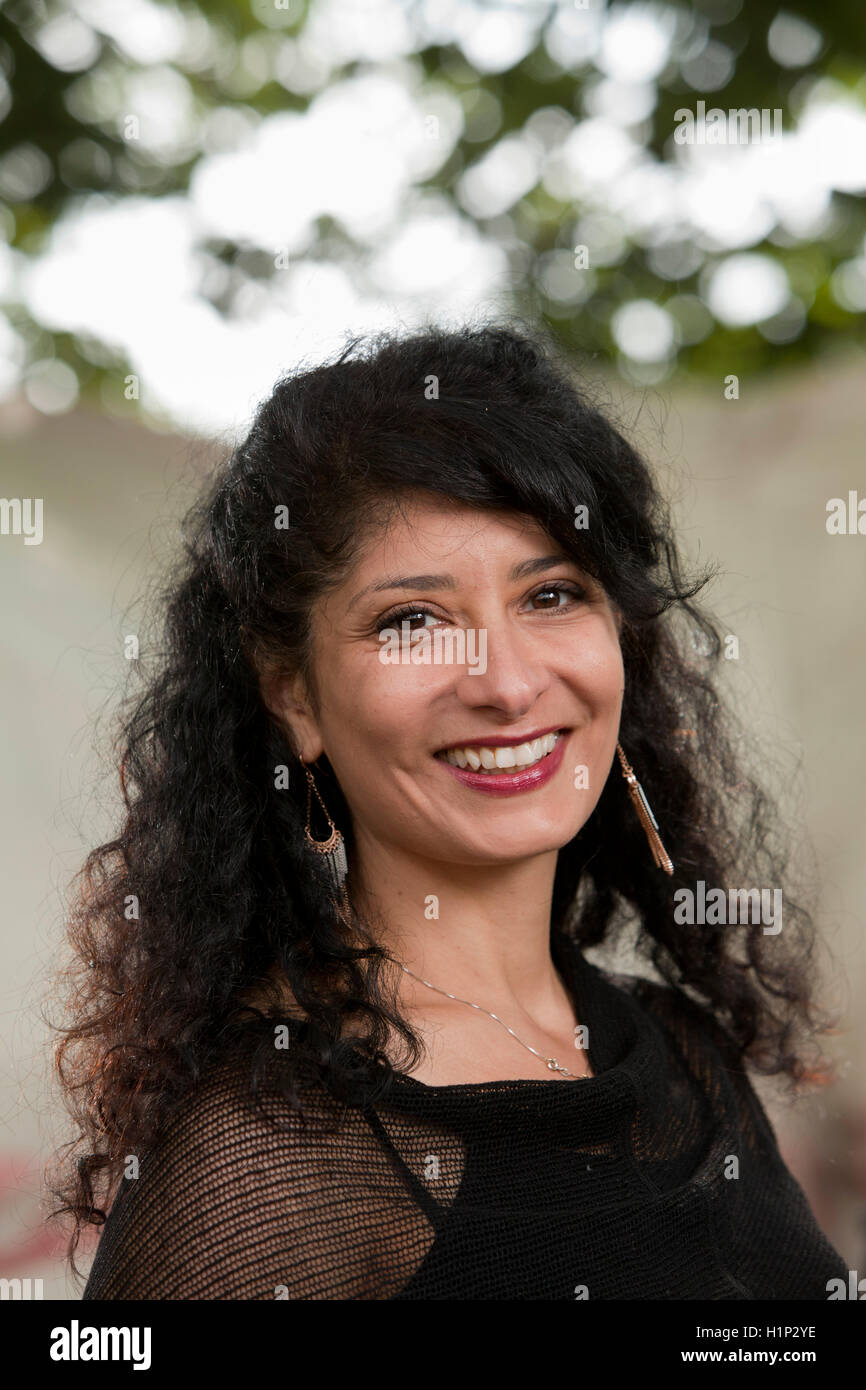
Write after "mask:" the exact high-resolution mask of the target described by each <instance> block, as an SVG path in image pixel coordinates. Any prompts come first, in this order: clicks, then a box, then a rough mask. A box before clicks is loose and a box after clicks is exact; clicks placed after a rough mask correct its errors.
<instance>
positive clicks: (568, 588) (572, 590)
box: [530, 584, 586, 611]
mask: <svg viewBox="0 0 866 1390" xmlns="http://www.w3.org/2000/svg"><path fill="white" fill-rule="evenodd" d="M585 597H586V594H585V592H584V590H583V589H581V588H580V586H579V585H577V584H545V586H544V588H543V589H536V591H535V593H534V594H533V595H532V597H531V600H530V602H531V603H537V604H539V606H540V608H541V609H542V611H543V610H545V609H547V610H550V609H556V608H564V607H566V606H567V604H568V603H569V602H579V601H580V599H583V598H585ZM560 599H562V600H564V602H562V603H560V601H559V600H560Z"/></svg>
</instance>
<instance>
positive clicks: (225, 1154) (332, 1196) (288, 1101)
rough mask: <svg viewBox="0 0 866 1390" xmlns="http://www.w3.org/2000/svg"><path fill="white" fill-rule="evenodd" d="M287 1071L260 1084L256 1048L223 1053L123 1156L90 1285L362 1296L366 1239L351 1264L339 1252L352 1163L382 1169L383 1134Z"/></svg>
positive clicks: (127, 1294)
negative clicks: (150, 1139) (147, 1139)
mask: <svg viewBox="0 0 866 1390" xmlns="http://www.w3.org/2000/svg"><path fill="white" fill-rule="evenodd" d="M284 1076H285V1067H283V1068H281V1067H280V1065H279V1064H278V1063H275V1064H274V1065H273V1066H272V1067H270V1068H269V1069H268V1070H267V1072H266V1074H265V1075H264V1077H263V1079H262V1080H261V1083H260V1085H259V1088H258V1096H257V1097H256V1096H255V1095H254V1094H253V1086H252V1078H251V1075H250V1070H249V1065H248V1062H247V1059H246V1058H237V1057H236V1058H232V1059H227V1060H225V1061H224V1062H223V1063H220V1064H219V1065H216V1066H214V1067H213V1068H211V1069H210V1071H209V1072H208V1074H207V1075H206V1076H205V1077H204V1078H203V1079H202V1080H201V1082H200V1083H199V1084H198V1085H197V1086H196V1087H195V1088H194V1089H192V1090H190V1092H189V1093H188V1094H187V1095H185V1096H184V1097H183V1098H182V1100H180V1101H179V1102H178V1103H177V1104H176V1105H175V1106H174V1108H173V1109H172V1111H171V1112H170V1114H169V1116H168V1118H167V1119H166V1121H165V1123H164V1124H163V1125H162V1126H161V1129H160V1135H159V1139H158V1142H157V1143H156V1144H155V1145H154V1147H153V1148H152V1150H150V1151H149V1152H148V1153H147V1154H144V1155H141V1156H140V1162H136V1163H134V1164H131V1163H130V1162H129V1158H136V1159H138V1158H139V1156H137V1155H129V1156H127V1162H126V1169H127V1173H128V1174H130V1176H127V1177H125V1178H124V1180H123V1182H122V1183H121V1189H120V1190H119V1192H118V1194H117V1197H116V1200H115V1203H114V1206H113V1207H112V1210H111V1213H110V1215H109V1218H108V1222H107V1224H106V1226H105V1227H104V1228H103V1231H102V1235H101V1238H100V1243H99V1248H98V1250H97V1255H96V1258H95V1260H94V1263H93V1267H92V1269H91V1274H90V1279H89V1281H88V1285H87V1289H86V1290H85V1297H86V1298H98V1299H104V1298H144V1299H165V1298H171V1299H187V1298H189V1299H200V1298H204V1299H221V1298H225V1299H274V1298H353V1297H357V1296H363V1294H359V1289H360V1288H361V1287H362V1285H363V1283H364V1279H365V1277H366V1275H365V1269H366V1266H365V1262H364V1258H363V1241H362V1242H360V1245H359V1262H358V1263H357V1264H356V1265H355V1266H354V1267H353V1268H346V1266H345V1261H344V1259H343V1255H344V1253H345V1249H346V1243H347V1241H348V1240H349V1238H350V1236H351V1235H352V1234H353V1222H354V1221H355V1220H356V1217H353V1214H352V1202H351V1188H352V1182H353V1175H357V1173H359V1172H360V1173H365V1174H372V1175H375V1173H376V1172H377V1171H378V1169H379V1167H381V1166H382V1164H383V1163H384V1162H385V1160H384V1158H383V1156H382V1155H381V1150H380V1146H379V1144H378V1141H377V1140H376V1137H375V1136H374V1134H373V1132H372V1130H371V1129H370V1126H369V1125H368V1124H367V1123H366V1122H365V1120H364V1116H363V1114H362V1113H361V1112H360V1111H358V1110H356V1109H353V1108H351V1107H348V1106H345V1105H343V1104H342V1103H340V1102H338V1101H336V1100H335V1099H334V1098H333V1097H331V1096H330V1095H329V1094H328V1093H327V1092H326V1091H325V1090H324V1088H323V1087H320V1086H312V1087H309V1088H307V1089H305V1091H304V1093H303V1095H302V1096H300V1097H299V1098H293V1097H292V1095H291V1094H290V1092H289V1090H288V1089H287V1087H286V1086H285V1085H284V1084H283V1078H284ZM296 1099H299V1101H300V1103H299V1104H298V1103H295V1102H296ZM132 1174H134V1176H132ZM374 1224H375V1223H374Z"/></svg>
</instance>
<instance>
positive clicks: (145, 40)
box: [67, 0, 186, 63]
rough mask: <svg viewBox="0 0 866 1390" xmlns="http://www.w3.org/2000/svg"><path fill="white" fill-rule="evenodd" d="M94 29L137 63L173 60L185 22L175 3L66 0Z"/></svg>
mask: <svg viewBox="0 0 866 1390" xmlns="http://www.w3.org/2000/svg"><path fill="white" fill-rule="evenodd" d="M67 3H68V4H70V5H71V7H72V9H73V10H74V11H75V12H76V13H77V14H78V15H79V16H80V17H81V18H82V19H83V20H85V21H86V22H87V23H88V24H90V25H92V27H93V28H94V29H98V30H99V32H100V33H102V34H106V35H107V36H108V37H109V38H111V39H112V40H113V41H114V43H116V44H117V46H118V48H119V49H120V50H121V52H122V53H125V54H126V55H127V57H129V58H131V59H132V61H133V62H135V63H170V62H171V61H172V59H173V58H176V57H177V56H178V54H179V52H180V51H181V48H182V46H183V41H184V37H185V35H186V23H185V21H184V18H183V16H182V15H181V13H180V11H179V10H178V9H176V8H175V6H174V5H167V4H159V5H157V4H155V3H153V0H123V3H122V4H118V3H117V0H67Z"/></svg>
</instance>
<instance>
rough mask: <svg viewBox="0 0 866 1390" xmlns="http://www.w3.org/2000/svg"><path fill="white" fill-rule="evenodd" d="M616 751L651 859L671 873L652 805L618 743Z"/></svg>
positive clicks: (668, 858) (668, 856)
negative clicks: (650, 852)
mask: <svg viewBox="0 0 866 1390" xmlns="http://www.w3.org/2000/svg"><path fill="white" fill-rule="evenodd" d="M616 751H617V753H618V754H619V760H620V763H621V764H622V775H623V777H624V778H625V780H626V782H627V784H628V794H629V796H630V797H631V799H632V801H633V802H634V806H635V810H636V811H637V814H638V819H639V821H640V823H641V825H642V826H643V828H644V830H645V832H646V837H647V839H648V840H649V847H650V849H651V850H652V856H653V859H654V860H655V862H656V865H657V866H658V868H660V869H664V871H665V873H666V874H672V873H673V871H674V865H673V860H672V859H671V857H670V855H669V854H668V852H667V850H666V849H665V847H664V845H663V844H662V842H661V837H660V836H659V824H658V821H657V820H656V818H655V816H654V815H653V813H652V807H651V806H650V804H649V802H648V801H647V799H646V792H645V791H644V789H643V787H642V786H641V784H640V782H639V781H638V780H637V778H636V777H635V775H634V772H633V771H632V768H631V766H630V764H629V762H628V760H627V758H626V756H625V753H623V751H622V747H621V746H620V744H617V745H616Z"/></svg>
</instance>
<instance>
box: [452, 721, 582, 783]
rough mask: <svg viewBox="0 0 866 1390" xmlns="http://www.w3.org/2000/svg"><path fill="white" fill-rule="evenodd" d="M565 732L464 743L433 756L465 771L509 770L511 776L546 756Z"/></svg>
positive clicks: (535, 764)
mask: <svg viewBox="0 0 866 1390" xmlns="http://www.w3.org/2000/svg"><path fill="white" fill-rule="evenodd" d="M566 732H567V731H566V730H564V729H559V730H557V731H556V732H555V733H549V734H542V735H541V737H540V738H534V739H529V740H527V742H526V743H518V744H511V745H508V746H507V747H505V746H497V747H495V748H488V747H486V746H485V745H484V744H467V745H466V746H465V747H460V748H447V749H444V750H443V751H442V752H441V753H436V754H434V756H435V757H437V758H441V759H442V761H443V762H446V763H450V764H451V766H452V767H459V768H465V769H466V771H468V772H480V773H485V772H486V773H488V774H489V775H490V776H491V777H496V776H497V775H499V774H502V773H511V774H512V776H513V775H514V773H515V772H524V771H525V770H526V769H527V768H530V767H536V766H537V765H538V764H539V763H541V762H543V761H544V759H545V758H549V757H550V755H551V753H552V752H553V750H554V748H555V747H556V745H557V743H558V741H559V739H560V738H561V737H562V735H563V734H564V733H566Z"/></svg>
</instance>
